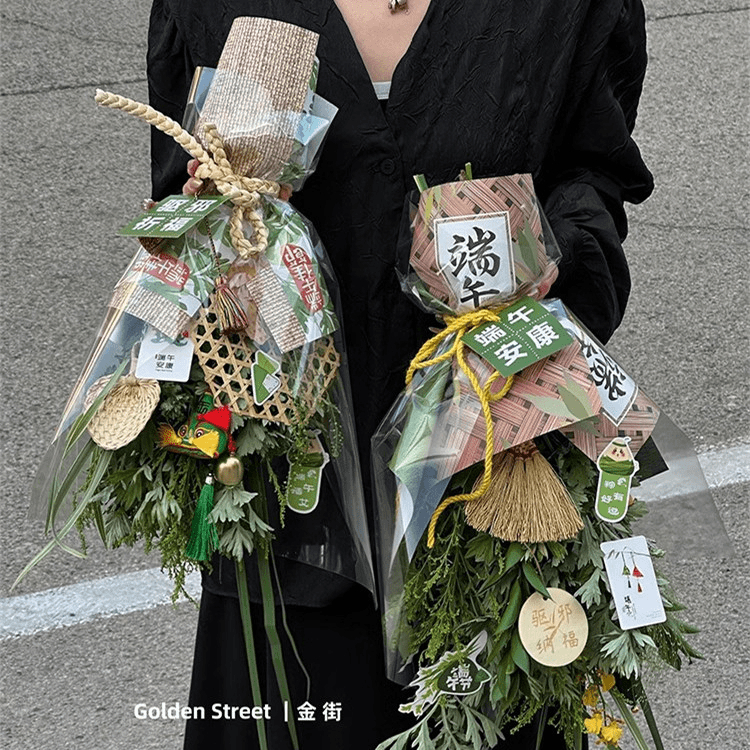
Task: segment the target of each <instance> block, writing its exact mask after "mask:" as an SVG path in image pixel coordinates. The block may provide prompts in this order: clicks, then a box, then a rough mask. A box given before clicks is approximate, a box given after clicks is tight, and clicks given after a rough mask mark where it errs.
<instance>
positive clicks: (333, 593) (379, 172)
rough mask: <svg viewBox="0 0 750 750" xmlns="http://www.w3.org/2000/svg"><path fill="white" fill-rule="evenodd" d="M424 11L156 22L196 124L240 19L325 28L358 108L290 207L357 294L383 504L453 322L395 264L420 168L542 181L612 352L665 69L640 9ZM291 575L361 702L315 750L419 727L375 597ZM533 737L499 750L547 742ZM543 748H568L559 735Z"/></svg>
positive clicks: (208, 651) (201, 661)
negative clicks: (389, 658)
mask: <svg viewBox="0 0 750 750" xmlns="http://www.w3.org/2000/svg"><path fill="white" fill-rule="evenodd" d="M409 2H410V4H411V6H412V8H411V11H410V17H407V16H406V14H403V13H400V12H397V13H394V14H391V13H390V11H389V10H388V3H387V0H336V1H335V0H215V2H210V3H209V2H205V1H202V0H154V3H153V7H152V12H151V21H150V31H149V49H148V82H149V92H150V101H151V104H152V105H153V106H154V107H156V108H157V109H158V110H160V111H161V112H164V113H165V114H167V115H169V116H170V117H172V118H173V119H175V120H178V121H179V120H180V119H181V115H182V109H183V106H184V103H185V100H186V98H187V93H188V88H189V85H190V81H191V79H192V76H193V71H194V69H195V67H196V66H198V65H204V66H209V67H214V66H215V65H216V63H217V61H218V58H219V55H220V53H221V49H222V46H223V43H224V40H225V39H226V36H227V33H228V31H229V28H230V26H231V23H232V21H233V19H234V18H235V17H237V16H240V15H249V16H263V17H270V18H276V19H279V20H283V21H287V22H289V23H293V24H297V25H299V26H302V27H304V28H307V29H310V30H312V31H314V32H316V33H318V34H319V35H320V42H319V46H318V57H319V58H320V74H319V80H318V86H317V91H318V92H319V93H320V95H321V96H323V97H324V98H325V99H327V100H328V101H330V102H332V103H333V104H334V105H336V106H337V107H338V109H339V112H338V114H337V116H336V118H335V119H334V121H333V124H332V126H331V128H330V131H329V134H328V137H327V140H326V143H325V144H324V147H323V150H322V154H321V157H320V161H319V164H318V166H317V169H316V171H315V173H314V174H313V175H312V176H311V177H310V178H309V179H308V181H307V182H306V183H305V185H304V187H303V189H302V190H301V191H299V192H298V193H296V194H295V195H293V196H292V198H291V201H292V203H293V204H294V205H295V206H296V207H297V208H298V209H299V210H300V211H301V212H302V213H303V214H304V215H305V216H306V217H308V218H309V219H310V220H311V221H312V223H313V224H314V226H315V228H316V229H317V231H318V233H319V234H320V236H321V239H322V240H323V243H324V245H325V247H326V249H327V251H328V254H329V256H330V258H331V261H332V263H333V266H334V270H335V272H336V274H337V277H338V280H339V284H340V286H341V294H342V307H343V311H342V312H343V322H344V330H345V335H346V344H347V349H348V355H349V363H350V372H351V376H352V391H353V403H354V418H355V423H356V427H357V433H358V441H359V452H360V457H361V461H362V467H363V470H364V471H363V473H364V475H365V476H364V479H365V492H366V497H367V498H368V500H369V501H370V504H371V495H370V491H369V481H368V479H367V476H368V467H369V465H370V456H369V445H370V438H371V436H372V434H373V433H374V431H375V429H376V427H377V425H378V424H379V422H380V420H381V419H382V417H383V415H384V414H385V412H386V411H387V409H388V408H389V406H390V405H391V403H392V402H393V400H394V398H395V397H396V395H397V394H398V393H399V391H400V390H401V389H402V388H403V385H404V374H405V371H406V367H407V365H408V363H409V361H410V359H411V357H412V356H413V355H414V354H415V353H416V351H417V350H418V349H419V347H420V345H421V344H422V343H423V342H424V341H425V340H426V339H427V338H428V337H429V335H430V333H429V327H430V326H432V325H434V318H433V317H432V316H430V315H427V314H425V313H423V312H422V311H420V310H418V309H417V307H416V306H414V305H413V304H412V303H411V302H410V301H409V299H407V297H406V295H405V294H403V292H402V291H401V289H400V287H399V283H398V279H397V276H396V272H395V267H396V262H397V257H396V255H397V248H398V247H399V241H398V240H399V234H400V232H401V231H403V229H402V227H403V225H404V224H405V223H406V222H405V221H404V210H405V209H404V206H405V198H406V196H407V195H408V193H409V192H410V191H411V190H412V188H413V181H412V176H413V175H415V174H424V175H425V176H426V178H427V182H428V184H436V183H440V182H448V181H452V180H454V179H455V178H456V176H457V174H458V173H459V171H460V169H461V168H462V167H463V165H464V164H465V163H466V162H471V164H472V167H473V173H474V176H475V177H489V176H496V175H503V174H513V173H519V172H530V173H531V174H532V175H533V178H534V183H535V187H536V191H537V194H538V195H539V197H540V199H541V201H542V203H543V206H544V210H545V213H546V215H547V218H548V220H549V222H550V224H551V226H552V229H553V231H554V234H555V236H556V239H557V242H558V244H559V246H560V249H561V251H562V260H561V263H560V265H559V268H558V272H559V276H558V278H557V280H556V282H555V284H554V286H553V288H552V290H551V296H557V297H560V298H561V299H562V300H563V301H564V302H565V303H566V305H568V307H569V308H570V309H571V310H572V311H573V312H574V313H575V314H576V315H577V316H578V317H579V318H580V319H581V320H582V322H583V323H584V324H585V325H586V326H588V328H590V329H591V330H592V331H593V332H594V333H595V335H596V336H597V337H598V338H599V339H600V340H602V341H606V340H607V339H608V338H609V337H610V336H611V334H612V332H613V331H614V330H615V328H616V327H617V325H618V324H619V323H620V320H621V319H622V315H623V312H624V309H625V304H626V301H627V298H628V293H629V289H630V278H629V274H628V267H627V262H626V260H625V256H624V253H623V249H622V241H623V240H624V238H625V236H626V233H627V222H626V217H625V213H624V209H623V203H624V202H625V201H629V202H633V203H638V202H640V201H642V200H644V199H645V198H647V197H648V195H649V194H650V192H651V190H652V178H651V175H650V173H649V171H648V169H647V168H646V166H645V165H644V163H643V160H642V158H641V155H640V152H639V150H638V147H637V146H636V144H635V142H634V141H633V140H632V138H631V133H632V130H633V126H634V123H635V118H636V110H637V104H638V99H639V96H640V92H641V87H642V83H643V77H644V71H645V66H646V52H645V30H644V12H643V7H642V5H641V2H640V1H639V0H576V2H573V1H572V0H535V1H534V2H531V1H530V0H409ZM381 6H382V7H381ZM389 24H393V25H392V26H389ZM373 80H375V82H377V83H378V84H379V85H378V91H380V92H381V96H384V94H383V92H384V91H386V90H388V86H387V85H381V84H387V82H388V81H390V90H389V93H388V95H387V99H385V98H383V99H381V100H379V98H378V94H377V93H376V88H375V86H374V85H373ZM187 160H188V156H187V154H185V153H184V152H183V151H182V150H181V149H180V148H179V146H177V145H176V144H174V143H173V142H172V141H171V140H170V139H168V138H167V137H166V136H164V135H163V134H161V133H159V132H156V131H154V133H153V141H152V166H153V198H154V199H156V200H158V199H160V198H162V197H164V196H166V195H168V194H170V193H175V192H180V190H181V189H182V186H183V184H184V183H185V180H186V171H185V165H186V162H187ZM402 244H403V243H402ZM369 512H370V513H371V512H372V509H371V508H369ZM370 521H372V518H370ZM371 528H372V523H371ZM279 564H280V574H281V577H282V588H283V590H284V596H285V600H286V602H287V613H288V617H289V619H290V625H291V628H292V630H293V632H295V633H296V634H297V643H298V646H299V648H300V651H301V652H302V659H303V661H304V662H305V664H306V666H307V668H308V670H309V671H310V672H311V673H312V675H313V687H312V692H313V696H314V697H315V699H317V701H318V703H319V704H320V705H322V704H323V703H324V702H328V701H330V702H340V703H341V704H342V711H341V720H340V721H330V722H322V721H320V720H318V721H315V722H310V723H301V724H300V741H301V746H302V748H303V750H315V749H316V748H321V749H323V748H325V749H328V748H342V749H345V750H349V748H352V749H354V748H357V750H359V748H362V749H363V750H369V749H370V748H374V747H375V745H376V744H377V743H378V742H379V741H382V740H383V739H385V738H386V737H388V736H390V735H392V734H393V733H395V732H396V731H400V730H402V729H403V728H405V727H406V726H408V725H409V723H410V722H409V717H405V716H403V715H401V714H399V713H398V711H397V707H398V704H399V703H400V702H403V701H404V700H405V699H406V698H407V697H408V694H406V693H404V692H403V691H402V690H401V688H400V687H399V686H397V685H394V684H393V683H390V682H389V681H388V680H387V679H386V678H385V676H384V668H383V658H382V645H381V634H380V622H379V615H378V613H377V612H376V611H375V610H374V608H373V605H372V600H371V596H370V594H369V593H368V592H367V591H365V590H364V589H362V588H361V587H359V586H357V585H356V584H354V583H352V582H349V581H347V580H344V579H337V578H336V576H334V575H332V574H330V573H325V572H323V571H318V570H314V569H306V568H305V566H302V565H299V564H296V565H295V564H294V563H291V562H289V561H283V560H279ZM230 567H231V566H222V565H221V564H219V563H218V562H217V564H216V565H215V566H214V573H213V574H212V575H210V576H204V594H203V598H202V601H201V614H200V623H199V627H198V638H197V643H196V658H195V664H194V671H193V682H192V688H191V703H192V704H193V705H205V706H206V707H207V711H208V713H209V715H210V710H209V709H210V706H211V705H212V704H213V703H227V704H229V705H250V704H251V698H250V690H249V685H248V678H247V668H246V665H245V664H244V663H243V661H244V657H243V655H244V645H243V642H242V634H241V629H240V623H239V614H238V607H237V600H236V585H235V583H234V580H233V578H232V575H231V572H228V571H227V569H228V568H230ZM251 578H252V576H251ZM250 584H251V589H252V588H253V580H251V581H250ZM256 588H257V587H256ZM258 619H259V617H255V620H256V621H257V620H258ZM262 638H263V634H262V632H259V633H258V637H257V639H256V640H259V641H261V643H262ZM286 662H287V664H288V665H289V671H290V680H291V682H292V685H291V689H292V693H293V696H294V695H295V694H296V695H300V694H303V692H304V680H303V678H302V675H301V674H295V669H294V666H293V659H292V657H291V656H289V657H288V658H287V659H286ZM269 664H270V662H269ZM259 667H260V669H261V673H262V676H264V674H267V677H268V679H267V681H266V688H267V691H266V692H267V693H268V694H269V696H270V698H269V700H271V702H272V704H273V702H274V701H276V705H278V695H277V694H275V693H274V690H275V683H274V679H273V671H272V670H270V669H266V668H265V667H266V665H265V664H264V663H263V659H259ZM302 700H304V699H300V702H301V701H302ZM313 703H315V700H313ZM276 731H277V729H276V728H275V727H274V726H273V723H271V725H269V732H270V739H269V743H270V747H272V748H273V750H284V749H285V748H286V747H288V746H289V745H288V736H287V733H286V729H285V727H284V726H281V727H279V728H278V734H275V732H276ZM531 731H533V730H530V732H529V733H521V734H519V735H513V736H511V737H510V738H509V739H508V740H507V741H506V742H505V743H502V744H501V745H500V746H499V747H501V748H514V747H519V748H520V747H529V746H533V745H532V744H531V741H530V739H529V737H530V734H531ZM255 741H256V738H255V729H254V726H253V724H252V722H248V721H242V720H236V721H231V720H211V719H207V720H204V721H191V722H189V724H188V730H187V735H186V741H185V747H186V748H190V749H192V748H204V747H208V746H209V743H210V745H211V746H215V747H219V748H223V749H227V750H231V749H232V748H235V747H238V748H239V747H243V748H248V747H253V746H254V745H253V742H255ZM543 746H544V747H545V748H553V747H562V742H561V740H560V739H559V738H556V737H554V736H550V738H549V739H545V744H544V745H543Z"/></svg>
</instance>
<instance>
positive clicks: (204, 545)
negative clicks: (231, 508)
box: [185, 474, 219, 562]
mask: <svg viewBox="0 0 750 750" xmlns="http://www.w3.org/2000/svg"><path fill="white" fill-rule="evenodd" d="M213 507H214V478H213V475H212V474H209V475H208V476H207V477H206V483H205V484H204V485H203V489H202V490H201V494H200V497H199V498H198V502H197V504H196V506H195V513H194V514H193V525H192V527H191V529H190V540H189V541H188V545H187V548H186V549H185V555H186V556H187V557H189V558H190V559H191V560H197V561H199V562H206V561H207V560H208V559H209V558H210V557H211V554H212V553H213V552H214V551H216V549H217V548H218V546H219V533H218V532H217V531H216V526H214V524H213V523H211V521H209V520H208V514H209V513H210V512H211V511H212V510H213Z"/></svg>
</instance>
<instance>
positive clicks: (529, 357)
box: [462, 297, 573, 378]
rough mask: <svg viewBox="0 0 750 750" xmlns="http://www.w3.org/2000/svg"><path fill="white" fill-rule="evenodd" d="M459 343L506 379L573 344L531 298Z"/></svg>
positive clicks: (507, 309)
mask: <svg viewBox="0 0 750 750" xmlns="http://www.w3.org/2000/svg"><path fill="white" fill-rule="evenodd" d="M462 340H463V341H464V343H465V344H466V345H467V346H468V347H470V348H471V349H473V350H474V351H475V352H476V353H477V354H479V355H480V356H481V357H483V358H484V359H486V360H487V361H488V362H489V363H490V364H491V365H492V366H493V367H494V368H495V369H496V370H497V371H498V372H499V373H500V374H501V375H502V376H503V377H506V378H507V377H508V376H509V375H513V374H515V373H517V372H520V371H521V370H523V369H524V368H526V367H528V366H529V365H533V364H534V363H535V362H539V361H540V360H542V359H545V358H546V357H549V356H550V354H554V353H555V352H558V351H560V349H563V348H564V347H566V346H568V345H569V344H571V343H572V341H573V339H572V338H571V336H570V334H569V333H568V332H567V331H566V330H565V328H564V327H563V325H562V324H561V323H560V322H559V321H558V320H557V318H555V316H554V315H552V314H551V313H550V312H548V311H547V310H546V309H545V308H544V307H542V306H541V305H540V304H539V303H538V302H537V301H536V300H534V299H531V297H524V298H523V299H521V300H519V301H518V302H515V303H514V304H512V305H511V306H510V307H507V308H506V309H505V310H503V311H502V312H501V313H500V320H499V321H498V322H497V323H483V324H482V325H480V326H477V327H476V328H474V329H472V330H471V331H469V332H468V333H467V334H465V335H464V336H463V339H462Z"/></svg>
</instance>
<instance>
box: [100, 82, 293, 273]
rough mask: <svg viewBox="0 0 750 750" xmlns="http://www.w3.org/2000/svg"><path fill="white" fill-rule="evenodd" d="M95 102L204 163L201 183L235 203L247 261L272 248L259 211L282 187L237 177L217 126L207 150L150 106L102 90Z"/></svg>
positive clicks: (236, 238) (235, 230) (235, 229)
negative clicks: (157, 133)
mask: <svg viewBox="0 0 750 750" xmlns="http://www.w3.org/2000/svg"><path fill="white" fill-rule="evenodd" d="M95 100H96V102H97V104H101V105H102V106H104V107H109V108H110V109H120V110H122V111H123V112H127V113H128V114H131V115H133V116H134V117H137V118H138V119H140V120H143V121H144V122H147V123H148V124H149V125H152V126H153V127H155V128H157V129H158V130H161V131H162V132H163V133H166V134H167V135H169V136H171V137H172V138H174V140H175V141H177V143H179V144H180V146H182V147H183V148H184V149H185V150H186V151H187V152H188V153H189V154H190V155H191V156H192V157H193V158H195V159H197V160H198V161H199V162H200V165H199V166H198V168H197V169H196V171H195V176H196V177H197V178H198V179H200V180H205V179H209V180H211V181H213V182H214V184H215V185H216V189H217V190H218V191H219V192H220V193H221V194H222V195H229V196H230V199H231V201H232V203H233V204H234V210H233V212H232V218H231V220H230V230H229V231H230V235H231V237H232V245H233V246H234V249H235V250H236V251H237V254H238V255H239V256H240V257H241V258H242V259H243V260H246V259H248V258H250V257H251V256H252V255H255V254H257V253H262V252H263V251H264V250H265V249H266V248H267V247H268V229H266V226H265V224H264V223H263V218H262V216H261V214H260V212H259V211H258V208H259V206H260V201H261V196H262V195H270V196H273V197H276V196H278V194H279V190H280V186H279V184H278V183H277V182H272V181H271V180H260V179H257V178H252V177H245V176H243V175H238V174H235V172H234V170H233V169H232V165H231V164H230V163H229V159H227V154H226V150H225V148H224V143H223V141H222V139H221V137H220V136H219V134H218V132H217V130H216V126H214V125H207V126H206V129H205V138H206V146H207V149H208V151H207V150H206V149H204V148H203V146H202V145H201V144H200V143H199V142H198V141H197V140H196V139H195V138H194V137H193V136H192V135H190V133H188V132H187V131H186V130H184V129H183V128H182V127H181V126H180V125H179V124H178V123H176V122H175V121H174V120H172V119H171V118H169V117H167V116H166V115H163V114H162V113H161V112H158V111H157V110H155V109H154V108H153V107H149V106H148V105H147V104H142V103H140V102H136V101H134V100H133V99H128V98H127V97H124V96H119V95H118V94H113V93H111V92H109V91H102V90H101V89H97V92H96V96H95ZM245 221H247V222H248V223H249V224H250V226H251V227H252V229H253V241H250V240H248V239H247V238H246V237H245V233H244V231H243V225H244V222H245Z"/></svg>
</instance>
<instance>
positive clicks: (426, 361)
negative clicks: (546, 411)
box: [406, 305, 515, 549]
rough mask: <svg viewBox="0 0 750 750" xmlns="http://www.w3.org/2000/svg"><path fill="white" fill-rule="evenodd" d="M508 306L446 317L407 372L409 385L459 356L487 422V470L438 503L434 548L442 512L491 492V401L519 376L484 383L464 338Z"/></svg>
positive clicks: (431, 533) (431, 537)
mask: <svg viewBox="0 0 750 750" xmlns="http://www.w3.org/2000/svg"><path fill="white" fill-rule="evenodd" d="M505 307H507V305H503V306H501V307H494V308H489V307H488V308H480V309H479V310H471V311H470V312H467V313H463V314H461V315H445V316H443V320H444V322H445V324H446V326H445V328H443V330H442V331H439V332H438V333H436V334H435V335H434V336H433V337H432V338H431V339H429V340H427V341H426V342H425V343H424V344H423V345H422V347H421V348H420V350H419V351H418V352H417V354H416V356H415V357H414V359H413V360H412V361H411V364H410V365H409V369H408V371H407V373H406V384H407V386H408V385H410V384H411V382H412V379H413V378H414V374H415V373H416V372H417V370H423V369H424V368H426V367H430V366H431V365H434V364H438V363H439V362H445V361H446V360H449V359H453V358H455V360H456V362H457V363H458V366H459V367H460V368H461V370H462V372H463V373H464V375H466V377H467V379H468V381H469V383H470V384H471V387H472V390H473V391H474V393H475V394H476V396H477V398H478V399H479V403H480V405H481V407H482V416H483V417H484V423H485V448H484V473H483V475H482V480H481V481H480V482H479V484H478V485H477V487H476V488H475V489H474V490H473V491H472V492H467V493H463V494H460V495H453V496H451V497H447V498H446V499H445V500H443V502H441V503H440V505H438V507H437V508H436V509H435V512H434V513H433V514H432V518H431V519H430V525H429V527H428V529H427V546H428V547H429V548H430V549H431V548H432V547H434V546H435V526H436V525H437V522H438V518H440V515H441V514H442V512H443V511H444V510H445V509H446V508H447V507H448V506H449V505H452V504H453V503H463V502H470V501H471V500H476V499H478V498H479V497H481V496H482V495H483V494H484V493H485V492H486V491H487V488H488V487H489V486H490V482H491V480H492V456H493V455H494V453H495V434H494V429H493V422H492V413H491V411H490V404H491V403H493V402H495V401H499V400H500V399H501V398H503V397H504V396H505V395H506V394H507V393H508V391H509V390H510V389H511V387H512V385H513V380H514V377H515V376H513V375H510V376H509V377H508V378H507V379H506V381H505V384H504V385H503V387H502V388H501V389H500V391H498V392H497V393H492V392H491V389H492V386H493V384H494V383H495V381H496V380H497V379H498V378H499V377H500V373H499V372H493V373H492V375H490V377H489V378H488V379H487V382H486V383H485V384H484V385H482V384H481V383H480V382H479V378H478V377H477V376H476V374H475V373H474V371H473V370H472V369H471V367H469V364H468V362H467V361H466V352H465V349H466V344H464V342H463V340H462V337H463V336H464V334H466V333H468V332H469V331H470V330H471V329H472V328H476V327H477V326H478V325H482V323H496V322H498V321H499V320H500V313H501V312H502V311H503V310H504V309H505ZM451 336H454V340H453V343H452V344H451V345H450V347H449V348H448V349H446V351H444V352H443V353H442V354H439V355H438V356H434V355H435V352H436V351H437V349H438V347H439V346H440V345H441V344H442V343H443V341H445V340H446V339H448V338H449V337H451Z"/></svg>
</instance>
